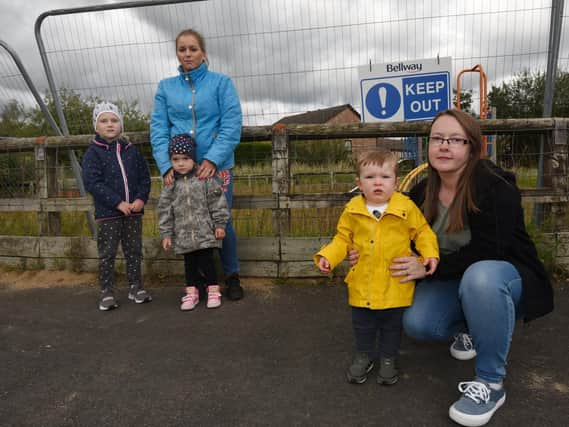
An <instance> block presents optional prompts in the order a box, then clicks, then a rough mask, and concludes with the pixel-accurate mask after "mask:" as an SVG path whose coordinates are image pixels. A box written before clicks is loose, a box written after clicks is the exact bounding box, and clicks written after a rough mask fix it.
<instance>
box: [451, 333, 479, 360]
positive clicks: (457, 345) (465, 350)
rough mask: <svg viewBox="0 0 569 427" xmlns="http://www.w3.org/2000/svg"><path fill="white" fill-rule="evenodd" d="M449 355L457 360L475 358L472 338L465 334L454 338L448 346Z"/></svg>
mask: <svg viewBox="0 0 569 427" xmlns="http://www.w3.org/2000/svg"><path fill="white" fill-rule="evenodd" d="M450 355H451V356H452V357H454V358H455V359H458V360H470V359H474V358H475V357H476V349H475V348H474V343H473V342H472V337H471V336H470V335H468V334H465V333H459V334H456V335H455V336H454V342H453V343H452V344H451V346H450Z"/></svg>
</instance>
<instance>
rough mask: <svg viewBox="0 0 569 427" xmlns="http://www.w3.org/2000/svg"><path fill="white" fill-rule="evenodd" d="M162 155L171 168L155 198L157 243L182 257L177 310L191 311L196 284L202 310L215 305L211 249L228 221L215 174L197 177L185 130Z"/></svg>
mask: <svg viewBox="0 0 569 427" xmlns="http://www.w3.org/2000/svg"><path fill="white" fill-rule="evenodd" d="M168 153H169V155H170V160H171V162H172V168H173V169H174V184H173V185H170V186H165V187H164V188H163V189H162V193H161V194H160V200H159V202H158V215H159V229H160V236H161V237H162V247H163V248H164V250H166V251H168V250H170V248H173V249H174V253H176V254H182V255H184V266H185V273H186V287H185V295H184V296H183V297H182V305H181V306H180V309H181V310H193V309H194V308H195V307H196V305H197V304H198V302H199V290H200V288H206V289H207V308H216V307H219V306H220V305H221V293H220V287H219V285H218V284H217V274H216V271H215V266H214V262H213V251H214V250H215V248H221V243H222V240H223V238H224V237H225V226H226V224H227V221H228V220H229V209H228V207H227V200H226V198H225V194H224V193H223V190H222V188H221V186H220V185H219V184H218V183H217V181H216V180H215V178H207V179H199V178H198V177H197V176H196V175H195V170H196V144H195V141H194V139H193V138H192V137H191V136H190V135H187V134H181V135H176V136H174V137H172V138H171V139H170V143H169V146H168Z"/></svg>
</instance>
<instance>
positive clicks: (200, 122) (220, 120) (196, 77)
mask: <svg viewBox="0 0 569 427" xmlns="http://www.w3.org/2000/svg"><path fill="white" fill-rule="evenodd" d="M176 56H177V58H178V61H179V63H180V66H179V67H178V75H177V76H175V77H170V78H166V79H164V80H162V81H161V82H160V83H159V85H158V89H157V91H156V96H155V98H154V110H153V112H152V117H151V123H150V141H151V145H152V153H153V156H154V160H155V161H156V164H157V165H158V168H159V169H160V174H161V175H162V177H163V180H164V185H172V184H173V182H174V178H173V177H174V171H173V169H172V164H171V163H170V158H169V156H168V141H169V140H170V137H172V136H174V135H178V134H183V133H187V134H190V135H191V136H193V137H194V139H195V140H196V144H197V150H196V151H197V153H196V154H197V162H198V165H199V166H198V170H197V176H198V177H199V178H201V179H206V178H210V177H212V176H216V177H217V178H218V179H219V180H220V184H221V185H222V187H223V189H224V191H225V195H226V197H227V203H228V205H229V208H230V209H231V205H232V199H233V173H232V168H233V166H234V164H235V157H234V151H235V148H236V147H237V144H239V141H240V140H241V125H242V114H241V105H240V102H239V96H238V94H237V91H236V89H235V86H234V85H233V82H232V81H231V79H230V78H229V77H228V76H226V75H223V74H220V73H214V72H212V71H209V70H208V66H207V53H206V49H205V42H204V39H203V37H202V35H201V34H200V33H198V32H197V31H194V30H192V29H187V30H184V31H182V32H181V33H180V34H178V36H177V37H176ZM221 261H222V264H223V270H224V272H225V275H226V284H227V295H226V296H227V297H228V298H229V299H231V300H238V299H241V298H242V297H243V288H242V287H241V284H240V281H239V261H238V259H237V238H236V235H235V230H234V229H233V224H232V222H231V218H230V220H229V222H228V223H227V227H226V230H225V238H224V239H223V248H222V250H221Z"/></svg>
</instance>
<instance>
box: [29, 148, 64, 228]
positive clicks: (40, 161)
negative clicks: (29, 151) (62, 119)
mask: <svg viewBox="0 0 569 427" xmlns="http://www.w3.org/2000/svg"><path fill="white" fill-rule="evenodd" d="M38 142H39V143H41V142H43V140H39V141H38ZM35 157H36V187H37V189H38V194H37V197H38V198H39V199H40V210H39V212H38V223H39V234H40V236H57V235H59V234H60V232H61V213H60V212H48V211H46V210H45V202H46V201H47V199H48V198H49V197H53V196H55V195H56V193H57V149H47V147H46V146H45V145H43V144H42V145H38V146H36V147H35Z"/></svg>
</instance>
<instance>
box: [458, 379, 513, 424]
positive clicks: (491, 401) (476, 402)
mask: <svg viewBox="0 0 569 427" xmlns="http://www.w3.org/2000/svg"><path fill="white" fill-rule="evenodd" d="M458 390H459V391H460V392H461V393H462V397H461V398H460V399H458V400H457V401H456V402H454V403H453V404H452V406H451V407H450V408H449V410H448V416H449V417H450V419H451V420H453V421H454V422H456V423H458V424H460V425H463V426H473V427H476V426H483V425H484V424H486V423H487V422H488V421H490V418H492V415H494V412H496V411H497V410H498V408H499V407H500V406H502V405H503V404H504V402H505V401H506V391H505V390H504V387H502V388H501V389H500V390H494V389H492V388H490V386H489V385H488V383H486V382H484V381H482V380H475V381H468V382H462V383H460V384H458Z"/></svg>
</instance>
